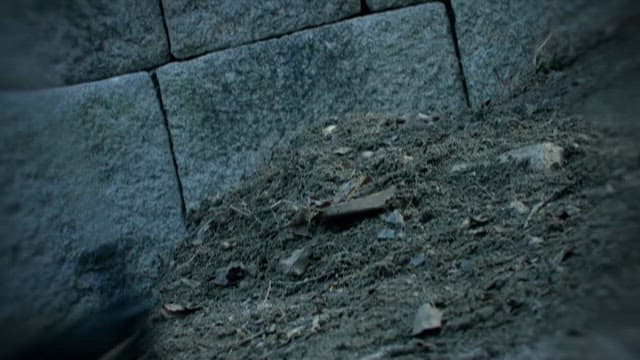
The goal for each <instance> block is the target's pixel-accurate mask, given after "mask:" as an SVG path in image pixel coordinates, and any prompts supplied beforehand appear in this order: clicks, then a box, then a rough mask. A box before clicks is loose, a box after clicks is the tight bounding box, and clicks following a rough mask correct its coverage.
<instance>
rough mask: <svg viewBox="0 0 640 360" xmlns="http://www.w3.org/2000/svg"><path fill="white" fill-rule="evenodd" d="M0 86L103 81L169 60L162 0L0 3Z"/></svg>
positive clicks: (15, 1) (47, 0) (15, 86)
mask: <svg viewBox="0 0 640 360" xmlns="http://www.w3.org/2000/svg"><path fill="white" fill-rule="evenodd" d="M0 48H1V49H2V57H0V88H3V89H17V88H20V89H25V88H40V87H49V86H59V85H67V84H74V83H78V82H86V81H91V80H98V79H104V78H107V77H110V76H114V75H119V74H124V73H127V72H134V71H139V70H143V69H147V68H151V67H154V66H158V65H161V64H164V63H166V62H168V61H169V58H170V54H169V43H168V40H167V36H166V32H165V30H164V25H163V20H162V11H161V8H160V2H159V1H158V0H139V1H129V0H57V1H55V0H54V1H52V0H27V1H25V0H8V1H2V2H1V3H0Z"/></svg>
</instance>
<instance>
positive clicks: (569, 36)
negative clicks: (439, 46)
mask: <svg viewBox="0 0 640 360" xmlns="http://www.w3.org/2000/svg"><path fill="white" fill-rule="evenodd" d="M633 3H634V2H633V1H629V0H612V1H590V0H567V1H555V0H542V1H527V0H508V1H482V2H481V1H475V0H452V6H453V10H454V14H455V18H456V32H457V36H458V46H459V49H460V54H461V62H462V66H463V71H464V75H465V78H466V82H467V86H468V90H469V98H470V102H471V105H472V107H474V108H479V107H481V106H482V104H485V103H488V102H493V103H496V102H500V101H502V100H504V99H506V98H508V97H510V96H512V95H513V94H514V93H517V92H519V91H521V90H522V89H523V88H524V87H525V86H526V85H527V84H528V83H530V81H531V78H532V76H533V75H534V74H535V72H536V71H537V70H558V69H562V68H563V67H564V66H566V65H567V64H569V63H570V62H571V61H573V59H575V57H576V56H578V55H579V54H580V53H581V52H582V51H584V50H585V49H587V48H589V47H590V46H593V45H594V44H597V43H598V42H599V41H602V39H603V38H605V37H606V36H607V34H608V33H610V31H611V29H612V28H613V27H614V26H615V25H616V23H617V21H618V20H619V19H621V18H622V17H624V16H628V15H630V14H631V13H632V12H636V13H637V8H638V7H639V6H638V5H637V4H633ZM636 3H637V2H636ZM633 8H635V9H633ZM630 10H632V11H630Z"/></svg>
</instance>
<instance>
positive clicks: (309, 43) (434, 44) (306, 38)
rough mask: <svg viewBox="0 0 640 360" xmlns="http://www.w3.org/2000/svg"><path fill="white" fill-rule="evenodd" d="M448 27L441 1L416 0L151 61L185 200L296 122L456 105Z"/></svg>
mask: <svg viewBox="0 0 640 360" xmlns="http://www.w3.org/2000/svg"><path fill="white" fill-rule="evenodd" d="M449 30H450V29H449V26H448V21H447V18H446V15H445V8H444V6H443V5H442V4H439V3H433V4H425V5H421V6H418V7H412V8H407V9H401V10H396V11H390V12H385V13H384V14H378V15H371V16H366V17H361V18H358V19H354V20H349V21H346V22H343V23H340V24H336V25H332V26H326V27H321V28H318V29H313V30H308V31H304V32H301V33H297V34H294V35H290V36H285V37H282V38H279V39H275V40H270V41H267V42H261V43H257V44H252V45H248V46H244V47H239V48H235V49H230V50H227V51H222V52H218V53H213V54H210V55H207V56H203V57H201V58H198V59H195V60H192V61H189V62H185V63H177V64H169V65H166V66H164V67H162V68H160V69H158V72H157V75H158V79H159V82H160V87H161V89H162V96H163V100H164V104H165V108H166V110H167V116H168V120H169V126H170V129H171V133H172V138H173V141H174V145H175V149H176V159H177V163H178V167H179V172H180V177H181V179H182V184H183V187H184V195H185V202H186V203H187V208H193V207H195V206H196V205H197V204H198V203H199V201H201V200H202V199H203V198H204V197H206V196H210V195H213V194H215V193H216V192H217V191H222V190H224V189H226V188H228V187H229V186H230V185H231V184H233V183H234V182H235V181H237V180H238V179H239V178H240V177H241V176H242V175H243V174H245V173H246V172H247V171H250V170H252V169H254V168H255V166H256V165H257V164H259V163H260V162H261V161H262V160H263V159H264V158H265V156H268V155H267V154H268V153H269V150H270V149H271V148H272V146H274V145H277V144H278V143H281V142H282V141H283V138H286V136H285V134H287V132H288V131H290V130H293V129H295V128H296V127H298V126H300V125H304V124H309V123H311V122H313V121H321V120H326V119H327V118H328V117H331V116H340V115H344V114H349V113H367V112H373V113H389V114H413V115H414V116H415V114H417V113H419V112H422V113H431V112H442V111H447V110H459V109H460V108H463V107H465V106H466V105H465V101H464V96H463V93H462V85H461V80H460V76H459V71H458V63H457V60H456V56H455V51H454V47H453V44H452V41H451V34H450V31H449ZM416 94H420V95H419V96H416Z"/></svg>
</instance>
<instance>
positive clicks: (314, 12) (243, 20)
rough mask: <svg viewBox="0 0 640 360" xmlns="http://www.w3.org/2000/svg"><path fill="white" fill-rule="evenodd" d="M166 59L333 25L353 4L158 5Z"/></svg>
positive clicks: (294, 0) (239, 1) (350, 0)
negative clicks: (166, 36)
mask: <svg viewBox="0 0 640 360" xmlns="http://www.w3.org/2000/svg"><path fill="white" fill-rule="evenodd" d="M162 2H163V6H164V13H165V16H166V22H167V28H168V30H169V37H170V38H171V53H172V54H173V55H174V56H175V57H177V58H179V59H183V58H186V57H190V56H196V55H202V54H204V53H207V52H209V51H212V50H219V49H225V48H230V47H234V46H238V45H241V44H247V43H251V42H255V41H258V40H261V39H267V38H271V37H274V36H279V35H283V34H287V33H291V32H293V31H296V30H301V29H304V28H309V27H312V26H318V25H322V24H326V23H331V22H336V21H338V20H341V19H344V18H346V17H349V16H353V15H356V14H359V13H360V1H358V0H325V1H306V0H262V1H252V0H217V1H214V0H208V1H192V0H163V1H162Z"/></svg>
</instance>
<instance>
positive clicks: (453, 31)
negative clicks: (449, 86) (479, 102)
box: [442, 0, 471, 108]
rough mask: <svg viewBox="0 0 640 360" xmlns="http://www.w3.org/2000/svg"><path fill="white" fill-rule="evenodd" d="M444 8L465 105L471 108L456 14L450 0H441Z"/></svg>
mask: <svg viewBox="0 0 640 360" xmlns="http://www.w3.org/2000/svg"><path fill="white" fill-rule="evenodd" d="M442 3H443V4H444V6H445V8H446V9H447V17H448V18H449V25H450V26H449V27H450V28H451V36H452V37H453V48H454V50H455V52H456V58H457V59H458V69H459V71H460V77H461V80H462V92H463V93H464V99H465V102H466V103H467V107H469V108H471V100H470V99H469V88H468V86H467V78H466V76H465V75H464V67H463V66H462V56H461V55H460V47H459V46H458V33H457V32H456V14H455V12H454V11H453V5H452V4H451V0H442Z"/></svg>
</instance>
